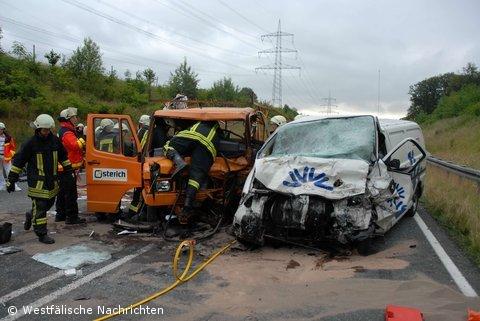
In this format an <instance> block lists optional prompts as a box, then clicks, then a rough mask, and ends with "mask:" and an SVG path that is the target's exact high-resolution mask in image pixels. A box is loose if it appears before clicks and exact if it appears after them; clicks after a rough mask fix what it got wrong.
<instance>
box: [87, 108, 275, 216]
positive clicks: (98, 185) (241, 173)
mask: <svg viewBox="0 0 480 321" xmlns="http://www.w3.org/2000/svg"><path fill="white" fill-rule="evenodd" d="M152 117H153V118H155V119H156V118H165V119H183V120H192V121H222V122H229V121H242V122H243V123H244V132H245V134H244V143H245V145H246V150H245V153H244V154H243V155H240V156H238V157H234V158H224V157H216V159H215V162H214V164H213V165H212V167H211V169H210V172H209V177H210V178H212V179H216V180H218V181H222V180H223V179H225V177H226V175H227V174H228V173H232V172H235V173H236V174H237V175H238V177H240V178H241V179H243V180H244V179H245V178H246V176H247V175H248V173H249V171H250V169H251V168H252V166H253V161H254V155H253V153H254V151H253V149H252V140H255V141H257V142H263V141H264V140H265V139H266V138H267V132H266V128H265V127H266V126H265V119H264V117H263V115H262V114H261V113H259V112H257V111H255V110H254V109H252V108H220V107H207V108H191V109H183V110H157V111H155V112H154V113H153V115H152ZM252 117H255V121H257V122H258V124H261V126H262V127H261V130H258V128H257V130H255V133H254V135H253V137H252V136H251V135H250V134H248V133H251V132H252V128H251V125H252V123H251V122H252V121H253V118H252ZM103 118H109V119H112V120H114V121H116V122H118V123H122V126H123V124H128V126H129V128H130V130H131V131H132V137H131V142H132V143H133V144H135V146H136V149H137V150H138V149H139V148H138V146H140V144H139V140H138V137H137V135H136V133H135V130H134V129H135V126H134V124H133V122H132V120H131V118H130V116H128V115H112V114H89V115H88V118H87V130H88V132H87V149H86V175H87V198H88V200H87V208H88V211H90V212H103V213H116V212H117V211H118V206H119V204H120V201H121V199H122V197H123V195H124V194H125V193H126V192H127V191H128V190H130V189H132V188H143V191H142V194H143V197H144V200H145V204H146V205H148V206H151V207H162V206H167V207H168V206H173V205H174V204H175V203H176V202H177V201H178V193H179V192H178V190H179V189H178V188H177V186H176V185H175V182H173V181H172V182H171V185H172V187H171V190H170V191H168V192H156V193H155V194H152V191H151V188H150V186H151V177H150V165H151V164H153V163H157V164H159V165H160V178H159V180H168V179H169V176H170V175H171V173H172V172H173V163H172V161H170V160H169V159H167V158H166V157H164V156H149V147H148V148H145V149H144V151H143V153H141V152H138V153H137V154H135V155H134V156H124V155H123V154H122V153H117V154H113V153H108V152H103V151H99V150H98V149H96V148H95V143H94V141H95V140H94V139H90V137H95V136H94V135H95V124H98V120H99V119H103ZM153 126H154V121H152V123H151V126H150V130H149V132H150V133H152V132H153ZM151 136H152V135H149V139H148V142H147V144H146V146H150V145H151V140H152V137H151ZM122 139H123V136H122ZM123 143H124V142H123V141H122V145H123ZM185 161H186V162H187V163H189V162H190V158H189V157H187V158H185ZM102 169H104V170H107V171H109V170H110V171H111V172H112V173H118V172H120V173H125V175H126V176H127V179H126V180H125V179H124V180H122V179H118V180H116V181H109V180H99V179H98V178H97V179H96V178H95V173H100V172H99V171H101V170H102ZM107 174H109V172H107ZM99 175H100V174H99ZM99 177H100V176H99ZM107 178H108V177H107ZM222 193H223V190H222V189H221V188H218V187H216V188H207V189H202V190H200V191H199V192H198V194H197V200H198V201H203V200H205V199H207V198H216V197H219V195H221V194H222ZM178 204H181V202H179V203H178Z"/></svg>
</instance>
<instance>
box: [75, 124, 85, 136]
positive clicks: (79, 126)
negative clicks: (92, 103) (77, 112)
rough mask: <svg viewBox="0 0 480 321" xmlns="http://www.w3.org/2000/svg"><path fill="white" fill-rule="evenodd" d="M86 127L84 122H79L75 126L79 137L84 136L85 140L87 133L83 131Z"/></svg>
mask: <svg viewBox="0 0 480 321" xmlns="http://www.w3.org/2000/svg"><path fill="white" fill-rule="evenodd" d="M85 127H86V126H85V125H84V124H82V123H78V124H77V125H76V126H75V131H76V134H77V137H78V138H82V139H83V140H85V134H84V133H83V131H84V130H85Z"/></svg>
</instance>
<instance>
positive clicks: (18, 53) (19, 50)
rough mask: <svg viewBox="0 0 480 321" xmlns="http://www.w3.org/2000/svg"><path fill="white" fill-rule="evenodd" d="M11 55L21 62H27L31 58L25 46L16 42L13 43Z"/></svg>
mask: <svg viewBox="0 0 480 321" xmlns="http://www.w3.org/2000/svg"><path fill="white" fill-rule="evenodd" d="M12 55H14V56H15V57H17V58H18V59H21V60H29V59H31V58H32V55H31V54H30V53H29V52H28V51H27V49H26V48H25V46H24V45H23V44H22V43H21V42H18V41H14V42H13V45H12Z"/></svg>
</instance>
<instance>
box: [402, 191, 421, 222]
mask: <svg viewBox="0 0 480 321" xmlns="http://www.w3.org/2000/svg"><path fill="white" fill-rule="evenodd" d="M419 198H420V197H418V192H416V193H415V195H414V196H413V198H412V207H410V209H409V210H408V211H407V213H405V215H406V216H408V217H414V216H415V213H417V209H418V200H419Z"/></svg>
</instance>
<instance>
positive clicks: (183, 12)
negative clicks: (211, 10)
mask: <svg viewBox="0 0 480 321" xmlns="http://www.w3.org/2000/svg"><path fill="white" fill-rule="evenodd" d="M154 1H155V2H157V3H159V4H160V5H162V6H165V7H167V8H169V9H170V10H173V11H175V12H177V13H179V14H181V15H183V16H185V17H187V18H190V17H194V18H196V19H198V20H200V21H202V22H203V23H204V24H206V25H208V26H210V27H211V28H214V29H216V30H218V31H220V32H223V33H225V34H227V35H230V36H233V37H236V38H237V40H238V41H240V42H242V43H244V44H246V45H248V46H251V47H253V48H255V49H258V46H256V45H254V44H252V43H250V42H248V41H245V40H243V39H240V38H238V36H237V35H235V34H233V33H231V32H229V31H226V30H224V29H222V28H219V27H218V26H217V25H216V24H214V23H212V22H211V21H209V20H207V19H205V18H203V17H202V16H200V15H198V14H197V13H196V12H195V11H193V10H191V9H190V8H188V7H186V6H182V4H180V3H175V5H176V6H178V7H179V8H181V10H180V9H179V8H177V7H176V6H173V5H170V4H168V3H164V2H162V1H160V0H154Z"/></svg>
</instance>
